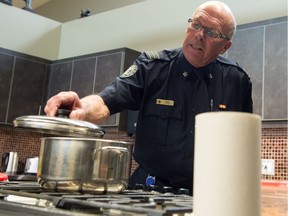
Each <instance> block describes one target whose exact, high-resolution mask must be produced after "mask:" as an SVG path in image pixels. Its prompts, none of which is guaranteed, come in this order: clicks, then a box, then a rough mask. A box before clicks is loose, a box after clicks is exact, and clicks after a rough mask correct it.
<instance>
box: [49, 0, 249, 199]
mask: <svg viewBox="0 0 288 216" xmlns="http://www.w3.org/2000/svg"><path fill="white" fill-rule="evenodd" d="M211 6H213V7H211ZM218 7H219V8H221V9H223V7H224V9H226V10H228V9H227V6H226V5H224V4H223V3H221V2H208V3H204V4H203V5H201V6H199V8H198V9H196V11H195V12H194V15H193V18H192V19H189V21H188V22H189V27H188V29H187V32H186V39H185V41H184V43H183V47H182V48H178V49H170V50H163V51H159V52H152V51H151V52H144V53H142V54H141V55H140V56H139V57H138V58H137V59H136V60H135V62H134V63H133V65H132V66H131V67H130V68H129V69H128V70H127V71H125V72H124V73H123V74H122V75H120V76H119V77H117V78H116V80H115V81H114V82H113V84H111V85H110V86H107V87H106V88H105V89H104V90H103V91H102V92H101V93H99V95H97V96H95V95H94V96H88V97H85V98H83V99H81V100H80V99H79V98H78V96H77V94H76V93H73V92H62V93H60V94H58V95H56V96H54V97H52V98H51V99H50V100H49V101H48V102H47V106H46V107H45V112H46V113H47V114H48V115H55V110H57V107H59V106H60V104H61V103H62V104H63V103H73V104H75V105H74V107H77V106H78V107H79V108H80V110H82V112H85V115H84V116H83V115H82V117H81V115H80V114H79V113H78V116H77V115H76V114H77V111H75V113H74V115H75V116H74V117H73V116H71V115H70V117H73V118H79V119H85V120H89V121H93V122H97V121H95V119H97V118H98V119H100V118H102V119H105V118H107V117H108V116H109V115H113V114H115V113H118V112H121V111H123V110H126V109H130V110H139V114H138V121H137V128H136V138H135V147H134V154H133V156H134V158H135V160H136V161H137V162H138V164H139V167H138V168H137V169H136V171H135V172H134V173H133V174H132V176H131V178H130V180H129V188H131V189H133V188H134V187H135V186H136V184H143V185H146V186H148V187H151V186H158V187H159V188H163V187H164V186H169V187H171V188H172V189H173V190H174V191H177V190H178V189H179V188H186V189H189V191H190V194H193V187H192V186H193V183H192V182H193V159H194V123H195V115H197V114H199V113H203V112H210V111H220V110H221V111H223V110H225V111H241V112H252V105H253V103H252V98H251V91H252V84H251V81H250V79H249V77H248V75H247V74H246V72H245V71H244V70H243V69H242V68H241V67H240V66H239V65H238V64H237V63H235V62H233V61H230V60H228V59H226V58H224V57H221V56H220V55H219V54H222V53H224V52H225V51H226V50H227V49H228V48H229V47H230V46H231V37H232V35H233V33H234V32H233V31H232V33H230V37H228V36H224V34H223V35H222V34H220V33H219V32H220V31H219V30H218V31H215V30H213V29H212V28H211V29H209V28H208V27H205V26H204V24H203V23H201V21H206V22H207V23H209V22H208V21H207V20H209V19H210V18H211V17H213V16H215V17H216V18H217V16H216V15H215V14H214V13H212V12H214V10H215V8H218ZM211 11H212V12H211ZM226 12H227V11H226ZM211 14H212V15H211ZM222 14H223V11H221V15H219V14H217V15H219V16H222ZM227 14H228V15H227V16H228V17H229V18H231V16H232V15H231V12H230V10H228V12H227ZM232 18H234V17H232ZM216 23H218V22H216ZM220 24H221V23H220ZM234 25H235V23H234ZM224 29H225V28H224ZM194 38H195V39H194ZM194 40H195V41H197V43H193V42H191V41H194ZM204 40H207V41H208V42H207V43H210V44H212V43H213V46H214V47H213V46H211V47H212V48H213V50H211V52H210V53H208V54H209V55H208V57H207V58H206V57H205V55H203V56H200V57H201V58H200V57H199V53H200V54H202V53H205V52H204V51H206V49H208V48H206V47H205V45H202V43H200V42H198V41H204ZM190 43H191V44H192V45H190ZM203 43H205V42H203ZM191 46H192V48H191ZM190 52H191V53H190ZM194 53H196V54H194ZM211 53H212V54H211ZM192 54H193V55H194V56H193V55H192ZM192 57H193V58H192ZM198 57H199V60H198V59H197V58H198ZM194 59H195V64H194V62H193V61H194ZM207 59H208V60H207ZM196 60H197V61H196ZM204 60H207V61H204ZM201 61H203V63H201ZM206 62H207V63H206ZM198 63H199V64H198ZM92 101H93V103H99V104H101V103H102V105H103V106H101V109H100V110H101V111H99V109H98V111H97V109H96V108H95V107H94V105H93V106H92V107H94V108H93V109H91V111H87V110H89V109H90V108H89V107H91V104H92ZM77 104H78V105H77ZM87 104H89V106H88V105H87ZM99 107H100V106H99ZM103 109H104V110H105V109H106V113H105V112H103ZM78 110H79V109H78ZM83 110H84V111H83ZM92 110H93V111H94V113H96V112H98V113H100V114H103V113H104V114H103V115H102V116H101V117H99V116H100V115H99V116H98V117H97V118H96V117H95V115H96V114H94V116H93V117H92V114H91V113H92ZM107 112H108V114H107ZM72 113H73V112H72ZM72 113H71V114H72ZM79 116H80V117H79Z"/></svg>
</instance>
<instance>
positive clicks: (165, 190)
mask: <svg viewBox="0 0 288 216" xmlns="http://www.w3.org/2000/svg"><path fill="white" fill-rule="evenodd" d="M162 193H173V188H172V187H170V186H163V188H162Z"/></svg>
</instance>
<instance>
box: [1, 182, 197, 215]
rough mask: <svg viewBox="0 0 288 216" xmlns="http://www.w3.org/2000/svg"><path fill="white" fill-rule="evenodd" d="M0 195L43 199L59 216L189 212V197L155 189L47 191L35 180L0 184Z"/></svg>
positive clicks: (190, 201) (179, 213) (41, 209)
mask: <svg viewBox="0 0 288 216" xmlns="http://www.w3.org/2000/svg"><path fill="white" fill-rule="evenodd" d="M0 194H2V196H3V198H1V197H0V198H1V200H3V202H6V204H7V201H5V199H6V197H7V196H11V195H14V196H22V197H30V198H35V199H38V200H40V199H41V200H46V201H47V203H50V204H52V207H51V205H49V208H50V210H52V209H53V211H54V213H57V212H58V213H59V214H60V212H61V214H60V215H65V214H64V213H66V214H67V215H71V214H72V213H78V214H79V215H92V214H93V215H107V216H117V215H127V216H129V215H139V216H140V215H148V216H149V215H151V216H172V215H173V216H184V215H189V214H191V213H192V197H191V196H188V195H179V194H172V193H159V192H155V191H142V190H127V191H123V193H121V194H103V195H93V194H81V193H79V192H73V193H70V192H68V193H67V192H56V191H47V190H43V189H42V188H41V187H40V186H39V185H38V184H37V183H35V182H34V183H33V182H25V183H21V184H17V183H16V182H15V183H13V182H10V183H6V184H0ZM1 203H2V201H1V202H0V204H1ZM13 205H16V204H15V203H14V204H13ZM47 206H48V205H47ZM18 207H19V206H18ZM22 207H23V206H22ZM1 208H2V207H1V205H0V213H1ZM2 209H3V208H2ZM35 209H36V210H37V209H38V210H39V212H41V211H42V215H45V214H43V211H44V212H46V211H47V209H45V208H43V207H35V208H34V210H35ZM44 209H45V210H44ZM38 214H39V215H41V214H40V213H38Z"/></svg>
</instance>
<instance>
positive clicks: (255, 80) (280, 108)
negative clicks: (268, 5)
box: [227, 17, 288, 121]
mask: <svg viewBox="0 0 288 216" xmlns="http://www.w3.org/2000/svg"><path fill="white" fill-rule="evenodd" d="M227 57H228V58H230V59H233V60H235V61H237V62H238V63H239V64H240V65H241V66H242V67H243V68H244V69H245V70H246V72H247V73H248V75H249V76H250V78H251V81H252V84H253V88H252V97H253V103H254V105H253V110H254V113H255V114H258V115H260V116H261V117H262V119H263V120H269V121H273V120H287V90H288V89H287V18H285V17H282V18H278V19H273V20H267V21H261V22H257V23H251V24H245V25H240V26H238V30H237V32H236V35H235V37H234V38H233V45H232V47H231V48H230V49H229V50H228V53H227Z"/></svg>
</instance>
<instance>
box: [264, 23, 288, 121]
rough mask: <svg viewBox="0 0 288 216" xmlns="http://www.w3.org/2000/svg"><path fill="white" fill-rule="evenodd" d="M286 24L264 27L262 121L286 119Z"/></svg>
mask: <svg viewBox="0 0 288 216" xmlns="http://www.w3.org/2000/svg"><path fill="white" fill-rule="evenodd" d="M287 90H288V89H287V22H285V23H278V24H273V25H269V26H266V33H265V70H264V97H263V101H264V102H263V103H264V115H263V118H264V119H269V120H273V119H287Z"/></svg>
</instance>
